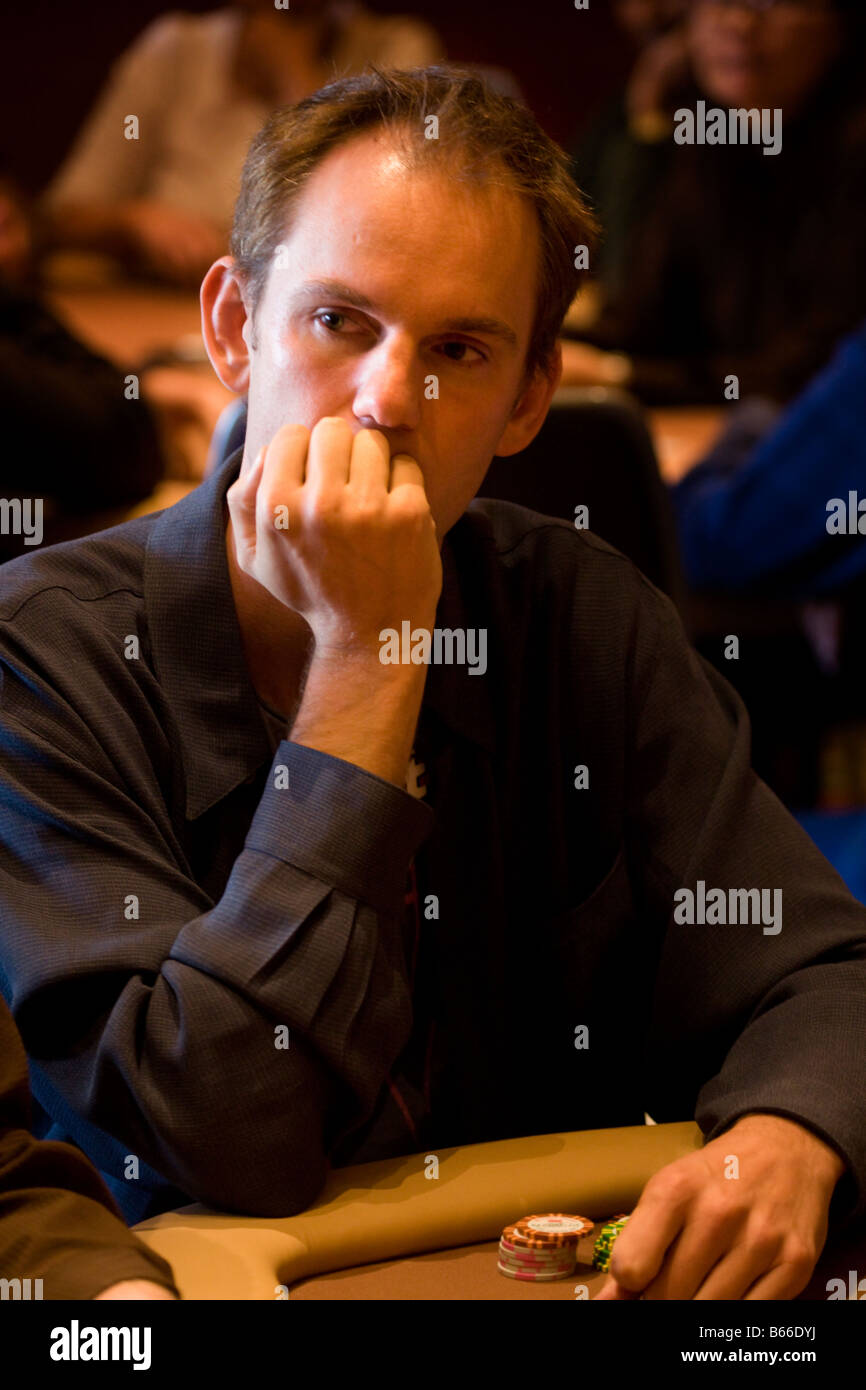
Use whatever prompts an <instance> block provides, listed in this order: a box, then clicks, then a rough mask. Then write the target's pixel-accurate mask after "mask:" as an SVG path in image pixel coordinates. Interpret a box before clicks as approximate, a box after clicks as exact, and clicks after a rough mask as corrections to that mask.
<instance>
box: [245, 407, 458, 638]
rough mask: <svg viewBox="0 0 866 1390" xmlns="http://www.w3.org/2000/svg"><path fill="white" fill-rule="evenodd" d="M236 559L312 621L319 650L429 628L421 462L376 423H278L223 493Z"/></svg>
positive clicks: (430, 523)
mask: <svg viewBox="0 0 866 1390" xmlns="http://www.w3.org/2000/svg"><path fill="white" fill-rule="evenodd" d="M226 500H227V502H228V507H229V513H230V516H231V521H232V533H233V536H234V542H235V553H236V556H237V562H238V564H239V566H240V568H241V569H242V570H243V571H244V572H245V573H246V574H249V575H251V576H252V577H253V578H254V579H256V580H257V581H258V582H259V583H260V584H261V585H263V587H264V588H265V589H267V590H268V592H269V593H271V594H273V595H274V597H275V598H277V599H279V601H280V602H281V603H283V604H285V605H286V607H288V608H290V609H292V610H293V611H294V612H296V613H299V614H300V615H301V616H302V617H303V618H304V619H305V621H306V622H307V623H308V624H309V626H310V628H311V629H312V632H313V636H314V638H315V643H316V653H317V655H318V656H322V655H326V654H328V653H336V652H339V653H352V652H357V653H364V652H366V653H368V654H369V653H371V652H377V651H378V649H379V645H380V643H379V633H380V632H381V630H382V629H383V628H387V627H393V628H399V627H400V624H401V623H402V622H403V621H404V620H407V619H408V620H409V621H410V622H411V623H412V625H413V627H414V626H416V625H419V626H425V627H432V626H433V622H434V619H435V612H436V604H437V601H438V598H439V594H440V591H441V588H442V563H441V560H440V557H439V545H438V541H437V536H436V525H435V522H434V520H433V515H432V513H431V511H430V506H429V503H428V500H427V494H426V492H425V490H424V479H423V475H422V473H421V469H420V468H419V466H418V464H417V463H416V462H415V460H414V459H412V458H410V457H409V456H408V455H407V454H396V455H395V456H394V457H393V458H391V454H390V449H389V446H388V441H387V440H386V438H385V436H384V435H383V434H382V433H381V432H380V431H379V430H368V429H364V430H360V431H359V432H358V433H357V434H354V435H353V433H352V429H351V426H350V425H349V424H348V423H347V421H345V420H341V419H339V418H336V417H331V416H326V417H325V418H324V419H322V420H319V421H318V422H317V423H316V424H315V426H314V427H313V429H312V431H310V430H309V429H307V427H306V426H305V425H295V424H288V425H283V427H282V428H281V429H280V430H278V432H277V434H276V435H275V436H274V438H273V439H272V441H271V443H270V444H269V445H267V447H265V448H262V449H261V450H260V451H259V454H258V456H257V458H256V460H255V462H254V464H253V466H252V468H250V469H249V470H248V471H247V472H246V473H242V474H241V476H240V477H239V478H238V479H237V481H236V482H235V483H234V484H233V485H232V487H230V488H229V490H228V493H227V494H226Z"/></svg>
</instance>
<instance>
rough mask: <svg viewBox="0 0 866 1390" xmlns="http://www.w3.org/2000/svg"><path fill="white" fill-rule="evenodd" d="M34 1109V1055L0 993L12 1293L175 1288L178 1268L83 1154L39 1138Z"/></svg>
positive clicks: (3, 1206)
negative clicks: (127, 1219)
mask: <svg viewBox="0 0 866 1390" xmlns="http://www.w3.org/2000/svg"><path fill="white" fill-rule="evenodd" d="M29 1111H30V1096H29V1092H28V1086H27V1058H26V1056H25V1055H24V1048H23V1047H22V1046H21V1039H20V1038H19V1036H18V1034H17V1032H16V1030H15V1024H14V1022H13V1021H12V1016H11V1014H10V1013H9V1010H8V1009H7V1007H6V1005H5V1004H4V1003H3V1001H2V1000H0V1278H3V1279H6V1280H9V1287H10V1288H12V1290H13V1292H12V1293H11V1294H10V1295H9V1296H10V1297H13V1298H14V1297H16V1296H18V1297H21V1296H23V1297H25V1298H26V1297H27V1296H28V1292H29V1294H30V1296H31V1297H33V1298H43V1299H66V1298H96V1299H123V1300H127V1299H148V1300H155V1299H166V1298H174V1297H176V1293H177V1291H176V1289H175V1287H174V1284H173V1282H172V1276H171V1269H170V1268H169V1266H168V1265H167V1264H166V1262H165V1260H163V1259H161V1258H160V1257H159V1255H157V1254H156V1252H155V1251H153V1250H148V1248H147V1246H146V1245H144V1244H143V1243H142V1242H141V1241H140V1240H137V1239H136V1237H135V1236H134V1235H132V1233H131V1232H130V1231H128V1230H127V1229H126V1227H125V1226H124V1225H123V1224H122V1222H120V1221H119V1220H118V1217H117V1212H116V1210H115V1207H114V1204H113V1202H112V1200H111V1197H110V1196H109V1194H108V1193H107V1192H106V1190H105V1186H104V1184H103V1183H102V1182H100V1180H99V1177H98V1175H97V1173H96V1172H95V1170H94V1169H93V1167H92V1166H91V1164H89V1163H88V1162H87V1159H86V1158H85V1157H84V1155H83V1154H81V1153H78V1152H77V1151H76V1150H75V1149H73V1148H70V1146H69V1145H68V1144H48V1143H44V1142H43V1143H37V1142H36V1140H34V1139H33V1137H32V1136H31V1135H30V1133H29V1132H28V1128H29V1120H30V1113H29ZM16 1280H17V1281H19V1283H18V1284H16V1283H15V1281H16ZM3 1296H4V1297H6V1295H5V1294H4V1295H3Z"/></svg>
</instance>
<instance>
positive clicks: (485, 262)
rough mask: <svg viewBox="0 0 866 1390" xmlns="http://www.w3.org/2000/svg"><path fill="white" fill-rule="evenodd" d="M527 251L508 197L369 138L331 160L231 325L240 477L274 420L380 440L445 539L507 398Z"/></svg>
mask: <svg viewBox="0 0 866 1390" xmlns="http://www.w3.org/2000/svg"><path fill="white" fill-rule="evenodd" d="M538 255H539V248H538V230H537V222H536V217H535V213H534V211H533V209H532V208H531V206H529V205H528V204H527V203H525V201H524V200H523V199H521V198H520V197H518V196H517V195H516V194H514V193H512V192H510V191H505V190H503V189H497V188H490V189H485V190H479V189H477V188H475V187H471V186H463V185H461V184H459V183H458V182H457V181H456V180H455V179H454V178H453V176H451V175H449V174H447V173H439V172H438V171H436V170H434V171H432V172H429V173H428V172H426V171H424V172H420V173H419V172H418V171H415V172H412V171H411V170H410V169H409V168H408V167H407V164H406V161H405V158H404V156H403V155H402V154H401V152H400V148H399V145H395V144H394V143H393V142H392V140H391V139H390V138H389V137H388V136H387V134H386V133H385V132H384V131H381V130H380V131H377V132H375V133H373V134H365V135H363V136H359V137H356V138H355V139H353V140H350V141H348V142H347V143H346V144H344V145H341V146H339V147H338V148H337V149H335V150H332V151H331V152H330V154H329V155H327V156H326V158H325V159H324V160H323V161H322V163H321V164H320V165H319V166H318V167H317V169H316V170H315V171H314V173H313V174H312V175H311V177H310V179H309V181H308V183H307V185H306V187H305V189H304V192H303V194H302V195H301V200H300V203H299V206H298V207H297V210H296V216H295V222H294V227H293V229H292V231H291V232H290V233H289V234H288V235H287V236H286V237H285V239H284V241H283V244H282V246H281V247H280V248H279V249H278V252H277V255H276V256H275V258H274V262H273V264H272V266H271V269H270V272H269V275H268V279H267V282H266V285H265V288H264V290H263V292H262V295H261V298H260V301H259V304H258V307H257V311H256V314H255V326H254V327H253V324H252V321H251V320H250V319H249V318H248V319H247V321H246V324H245V325H244V329H243V335H244V339H245V341H246V344H247V347H248V349H249V357H250V378H249V391H248V402H249V405H248V423H247V442H246V448H245V466H248V465H249V464H251V463H252V461H253V460H254V458H255V456H256V453H257V452H258V449H259V448H260V446H261V445H263V444H267V443H268V442H269V441H270V440H271V439H272V438H273V436H274V434H275V433H276V431H277V430H278V429H279V428H280V426H281V425H283V424H285V423H287V422H289V421H298V422H300V423H301V424H304V425H306V426H308V427H309V428H312V426H313V425H314V424H315V423H316V421H317V420H319V419H321V417H322V416H325V415H336V416H340V417H341V418H342V419H344V420H347V421H348V422H349V424H350V425H351V426H352V429H353V431H354V432H355V433H357V432H358V431H359V430H361V429H364V428H369V429H378V430H381V431H382V433H383V434H384V435H385V437H386V439H387V440H388V443H389V445H390V448H391V453H392V455H393V454H395V453H408V454H411V455H412V457H413V458H415V459H416V460H417V462H418V464H419V465H420V467H421V470H422V473H423V475H424V480H425V486H426V489H427V495H428V499H429V502H430V507H431V510H432V512H433V516H434V519H435V521H436V524H437V528H438V531H439V535H440V536H442V535H444V533H445V531H446V530H447V529H448V528H449V527H450V526H451V525H453V523H454V522H455V521H456V520H457V519H458V517H459V516H460V515H461V514H462V512H463V511H464V510H465V507H466V504H467V503H468V502H469V501H470V500H471V499H472V497H473V496H474V495H475V492H476V491H477V489H478V487H479V486H480V484H481V481H482V479H483V477H484V474H485V472H486V471H487V468H488V466H489V464H490V460H491V458H492V456H493V454H494V452H496V448H497V444H498V443H499V442H500V437H501V436H502V434H503V430H504V429H505V426H506V424H507V423H508V420H509V417H510V416H511V413H512V408H513V406H514V405H515V402H516V399H517V397H518V395H519V394H520V386H521V379H522V375H523V364H524V360H525V356H526V349H527V345H528V342H529V334H530V329H531V326H532V319H533V315H534V311H535V304H536V283H537V275H538ZM341 287H342V288H341ZM533 433H534V431H533ZM503 452H514V450H513V448H512V449H507V450H503Z"/></svg>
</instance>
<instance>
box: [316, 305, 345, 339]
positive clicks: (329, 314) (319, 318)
mask: <svg viewBox="0 0 866 1390" xmlns="http://www.w3.org/2000/svg"><path fill="white" fill-rule="evenodd" d="M314 317H315V320H316V322H317V323H321V324H324V327H325V328H327V329H329V330H330V331H331V332H332V333H338V332H339V331H340V325H339V323H337V324H333V323H325V319H339V320H340V321H341V322H342V323H348V322H349V320H348V318H347V317H346V315H345V314H341V313H340V312H339V311H338V310H337V309H322V310H321V311H320V312H319V313H318V314H315V315H314Z"/></svg>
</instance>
